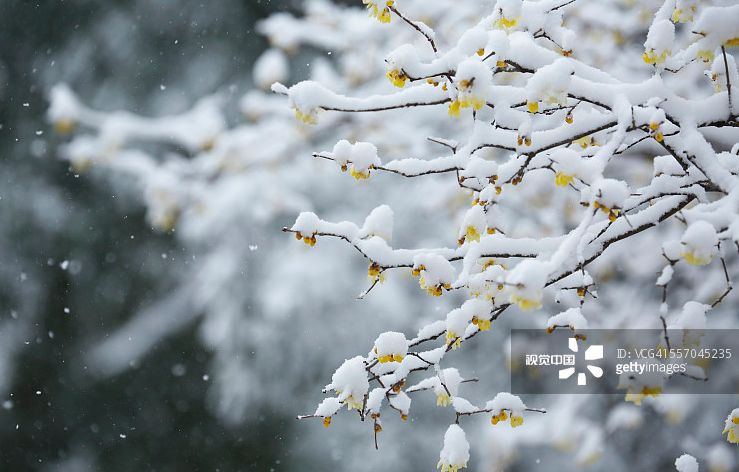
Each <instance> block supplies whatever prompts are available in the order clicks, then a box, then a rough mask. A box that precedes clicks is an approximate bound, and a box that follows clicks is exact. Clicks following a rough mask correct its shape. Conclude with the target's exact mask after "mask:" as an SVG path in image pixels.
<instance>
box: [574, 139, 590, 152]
mask: <svg viewBox="0 0 739 472" xmlns="http://www.w3.org/2000/svg"><path fill="white" fill-rule="evenodd" d="M573 143H575V144H578V145H580V147H581V148H583V149H587V147H588V146H590V145H592V144H593V138H592V137H591V136H583V137H582V138H580V139H576V140H574V141H573Z"/></svg>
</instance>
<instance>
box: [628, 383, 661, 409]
mask: <svg viewBox="0 0 739 472" xmlns="http://www.w3.org/2000/svg"><path fill="white" fill-rule="evenodd" d="M660 393H662V387H644V388H642V389H641V391H640V392H634V391H633V390H632V389H630V388H629V389H628V390H627V391H626V398H625V400H626V401H627V402H631V403H633V404H634V405H637V406H639V405H641V402H642V400H643V399H644V398H646V397H657V396H658V395H659V394H660Z"/></svg>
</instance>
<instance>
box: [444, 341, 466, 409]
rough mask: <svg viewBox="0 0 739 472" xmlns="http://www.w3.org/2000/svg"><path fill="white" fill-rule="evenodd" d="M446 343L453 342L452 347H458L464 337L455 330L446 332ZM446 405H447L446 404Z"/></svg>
mask: <svg viewBox="0 0 739 472" xmlns="http://www.w3.org/2000/svg"><path fill="white" fill-rule="evenodd" d="M446 343H447V344H449V343H452V349H457V348H458V347H459V346H461V345H462V337H461V336H460V335H458V334H457V333H455V332H454V331H447V332H446ZM445 406H446V405H445Z"/></svg>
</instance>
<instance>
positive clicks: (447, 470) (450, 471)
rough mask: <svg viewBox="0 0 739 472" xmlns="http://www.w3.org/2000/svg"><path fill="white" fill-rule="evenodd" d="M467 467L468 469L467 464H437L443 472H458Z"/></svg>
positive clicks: (440, 462)
mask: <svg viewBox="0 0 739 472" xmlns="http://www.w3.org/2000/svg"><path fill="white" fill-rule="evenodd" d="M465 467H467V464H445V463H444V462H442V461H439V463H438V464H436V468H437V469H441V472H457V471H458V470H459V469H464V468H465Z"/></svg>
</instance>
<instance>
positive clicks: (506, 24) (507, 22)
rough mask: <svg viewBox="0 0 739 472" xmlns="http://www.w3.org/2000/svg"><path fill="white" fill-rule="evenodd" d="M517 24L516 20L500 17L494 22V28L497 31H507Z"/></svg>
mask: <svg viewBox="0 0 739 472" xmlns="http://www.w3.org/2000/svg"><path fill="white" fill-rule="evenodd" d="M517 24H518V18H506V17H505V16H501V17H500V19H498V21H496V22H495V27H496V28H499V29H504V30H508V29H511V28H515V27H516V25H517Z"/></svg>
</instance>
